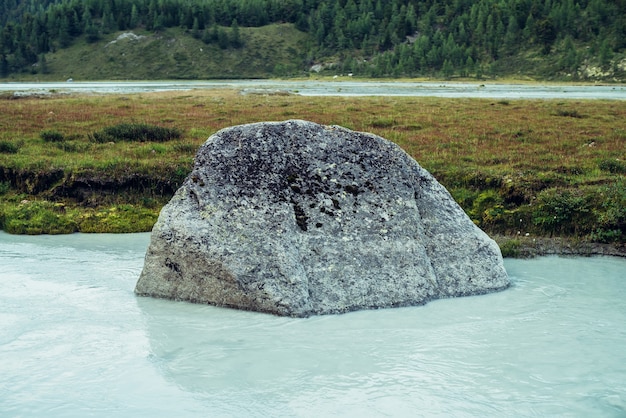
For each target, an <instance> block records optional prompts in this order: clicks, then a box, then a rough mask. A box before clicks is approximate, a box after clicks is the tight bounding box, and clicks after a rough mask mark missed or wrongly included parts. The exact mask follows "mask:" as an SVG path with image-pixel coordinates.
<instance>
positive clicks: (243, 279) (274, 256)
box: [135, 120, 509, 317]
mask: <svg viewBox="0 0 626 418" xmlns="http://www.w3.org/2000/svg"><path fill="white" fill-rule="evenodd" d="M508 285H509V280H508V276H507V274H506V271H505V269H504V266H503V263H502V257H501V254H500V250H499V248H498V246H497V245H496V244H495V242H494V241H493V240H491V239H490V238H489V237H488V236H487V235H486V234H485V233H484V232H482V231H481V230H480V229H479V228H478V227H477V226H476V225H474V224H473V223H472V221H471V220H470V219H469V218H468V217H467V215H466V214H465V213H464V212H463V210H462V209H461V208H460V207H459V206H458V205H457V204H456V202H455V201H454V200H453V199H452V197H451V196H450V195H449V193H448V192H447V191H446V190H445V188H444V187H443V186H441V185H440V184H439V183H438V182H437V181H436V180H435V179H434V178H433V177H432V176H431V175H430V174H429V173H428V172H427V171H426V170H424V169H423V168H422V167H421V166H420V165H419V164H418V163H417V162H416V161H415V160H413V159H412V158H411V157H410V156H409V155H408V154H406V153H405V152H404V151H402V150H401V149H400V148H399V147H398V146H397V145H395V144H393V143H391V142H389V141H387V140H385V139H383V138H381V137H378V136H376V135H373V134H369V133H362V132H354V131H351V130H348V129H345V128H341V127H337V126H323V125H319V124H316V123H313V122H307V121H301V120H289V121H285V122H263V123H255V124H248V125H241V126H235V127H231V128H227V129H224V130H222V131H220V132H217V133H216V134H214V135H213V136H211V137H210V138H209V139H208V140H207V141H206V143H205V144H204V145H203V146H202V147H201V148H200V150H199V151H198V153H197V155H196V159H195V164H194V168H193V171H192V172H191V173H190V175H189V176H188V177H187V179H186V180H185V182H184V184H183V185H182V186H181V188H180V189H179V190H178V191H177V192H176V194H175V195H174V197H173V198H172V200H171V201H170V202H169V203H168V204H167V205H166V206H165V207H164V208H163V210H162V211H161V214H160V216H159V220H158V221H157V223H156V224H155V226H154V229H153V231H152V238H151V242H150V246H149V248H148V251H147V253H146V259H145V265H144V268H143V271H142V273H141V276H140V278H139V281H138V282H137V286H136V289H135V291H136V293H137V294H139V295H144V296H154V297H160V298H169V299H175V300H186V301H191V302H200V303H209V304H212V305H216V306H226V307H233V308H239V309H246V310H255V311H261V312H269V313H273V314H277V315H288V316H296V317H304V316H309V315H312V314H331V313H342V312H348V311H353V310H357V309H372V308H386V307H395V306H409V305H418V304H423V303H426V302H427V301H429V300H431V299H436V298H441V297H453V296H465V295H475V294H481V293H487V292H491V291H497V290H501V289H504V288H506V287H507V286H508Z"/></svg>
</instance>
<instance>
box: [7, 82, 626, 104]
mask: <svg viewBox="0 0 626 418" xmlns="http://www.w3.org/2000/svg"><path fill="white" fill-rule="evenodd" d="M193 89H199V90H211V89H237V90H241V91H242V92H244V93H245V92H254V93H273V92H277V91H281V92H288V93H292V94H299V95H303V96H414V97H419V96H435V97H447V98H462V97H463V98H484V99H576V100H578V99H605V100H626V85H623V84H607V85H582V84H575V85H565V84H540V83H533V84H503V83H487V82H475V83H455V82H448V83H446V82H399V81H369V82H366V81H356V80H353V79H350V78H348V77H343V78H340V79H337V80H333V81H320V80H197V81H176V80H169V81H108V82H106V81H104V82H102V81H99V82H71V83H68V82H46V83H0V91H10V92H14V94H16V95H27V94H32V93H38V94H49V93H51V92H55V93H118V94H130V93H144V92H159V91H168V90H193Z"/></svg>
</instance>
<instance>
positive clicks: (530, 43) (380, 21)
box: [0, 0, 626, 81]
mask: <svg viewBox="0 0 626 418" xmlns="http://www.w3.org/2000/svg"><path fill="white" fill-rule="evenodd" d="M278 24H281V25H282V27H289V28H290V29H291V30H297V31H298V33H299V34H300V35H299V36H298V38H299V41H298V44H297V48H296V47H295V46H293V45H291V46H288V47H286V48H285V53H284V54H283V53H281V54H278V55H277V54H275V53H272V47H273V44H274V43H277V42H278V40H277V39H276V38H272V37H267V36H266V37H265V38H259V37H258V36H257V35H258V31H255V30H254V28H263V27H267V26H274V25H278ZM0 28H1V36H0V77H2V78H7V77H13V78H15V77H18V78H19V77H22V78H23V77H28V76H33V75H39V76H45V75H46V73H51V74H49V77H54V76H58V77H61V76H62V74H57V71H58V68H60V67H61V66H60V65H58V66H57V67H53V66H52V67H51V66H49V65H48V63H49V62H51V61H55V62H57V64H58V61H59V59H65V60H75V59H76V54H74V55H72V54H71V53H69V52H68V51H72V49H73V48H75V49H76V48H79V46H81V45H82V46H83V49H81V51H84V45H91V46H92V49H94V48H95V49H98V48H103V47H104V45H107V44H109V43H110V42H111V41H112V40H115V39H117V37H118V36H119V35H120V34H122V33H129V32H133V33H135V32H139V33H144V34H150V35H153V36H156V37H155V38H153V39H160V38H158V36H157V35H158V34H161V33H164V32H167V31H173V30H174V31H175V32H174V33H175V34H176V36H179V37H184V38H186V39H187V41H188V42H195V44H193V45H195V46H194V47H193V48H196V46H198V45H200V47H199V49H196V51H203V52H205V54H209V52H208V51H213V53H212V54H211V55H215V53H216V51H224V52H229V51H230V53H231V55H232V56H239V57H240V61H245V60H248V58H247V57H249V56H253V55H254V56H256V59H255V60H254V62H252V63H251V64H249V65H247V67H245V69H246V71H245V72H244V73H242V71H239V70H237V69H236V68H230V69H228V68H225V66H223V65H222V66H220V63H217V65H218V67H219V68H220V69H221V70H222V73H219V72H218V73H210V74H209V75H210V76H212V77H220V76H221V77H229V78H233V77H244V76H245V77H250V76H255V75H257V76H269V75H280V76H299V75H303V74H306V73H307V72H309V71H311V69H312V68H313V69H314V70H315V71H322V72H323V71H328V72H332V73H352V74H354V75H362V76H369V77H402V76H406V77H421V76H434V77H444V78H451V77H459V76H461V77H479V78H480V77H496V76H530V77H536V78H544V79H546V78H549V79H560V80H584V79H593V80H615V81H624V80H626V0H478V1H475V0H425V1H413V0H391V1H382V0H62V1H58V0H0ZM265 33H270V32H267V31H266V32H265ZM277 33H281V32H280V31H277ZM255 36H256V38H255V40H254V42H252V41H251V39H252V38H254V37H255ZM290 37H291V36H290ZM162 39H164V41H163V42H165V39H166V37H163V38H162ZM261 39H262V42H265V43H266V44H267V45H265V47H266V49H267V51H266V52H267V53H264V52H263V50H264V48H262V47H260V46H259V45H260V44H259V42H261ZM186 45H191V44H186ZM202 45H206V48H207V49H206V51H205V49H204V48H203V47H201V46H202ZM64 51H65V54H62V52H64ZM125 53H128V54H131V55H130V58H131V59H132V54H133V51H130V50H129V51H126V52H125ZM135 53H137V54H138V53H139V51H136V52H135ZM81 54H83V56H82V58H81V59H83V60H88V59H92V58H91V57H89V56H87V55H85V53H84V52H81ZM180 54H182V55H179V56H178V58H176V57H173V58H172V60H173V61H177V60H179V59H181V60H188V61H189V62H188V63H186V64H185V65H187V66H192V67H193V66H194V65H204V66H206V65H207V64H206V62H207V60H210V59H211V57H210V56H208V57H205V58H206V59H204V60H197V63H196V64H194V62H195V61H196V60H193V59H191V58H194V56H193V54H191V55H190V54H187V55H185V54H186V53H183V52H180ZM255 54H256V55H255ZM127 59H128V57H127ZM142 59H144V61H145V59H146V58H145V57H143V58H142ZM155 59H156V58H155ZM216 59H217V58H216ZM276 59H278V60H282V61H281V62H279V63H268V62H263V61H264V60H265V61H268V60H276ZM106 65H107V63H106V62H102V63H98V67H99V68H102V66H104V67H106ZM142 66H143V67H145V66H146V65H142ZM256 66H260V67H262V68H259V69H258V71H256ZM55 68H56V69H55ZM242 68H244V67H242ZM164 71H165V70H159V69H158V66H154V69H153V71H152V72H151V73H147V74H146V73H145V72H144V73H141V75H133V74H134V73H133V71H132V69H128V68H127V69H126V72H125V76H126V77H129V78H133V77H139V76H141V77H142V78H168V77H167V74H166V73H165V72H164ZM106 75H107V72H106V71H104V72H102V73H100V76H97V75H94V74H92V75H89V74H87V75H84V77H85V78H101V77H102V76H106ZM205 76H207V73H206V72H203V71H200V70H198V69H188V70H187V71H184V72H178V73H176V72H174V73H171V74H170V75H169V77H183V78H194V77H205Z"/></svg>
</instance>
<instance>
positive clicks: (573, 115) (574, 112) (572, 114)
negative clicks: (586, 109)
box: [556, 109, 584, 119]
mask: <svg viewBox="0 0 626 418" xmlns="http://www.w3.org/2000/svg"><path fill="white" fill-rule="evenodd" d="M556 115H557V116H564V117H568V118H576V119H582V118H584V116H583V115H581V114H580V113H578V111H577V110H566V109H559V110H557V111H556Z"/></svg>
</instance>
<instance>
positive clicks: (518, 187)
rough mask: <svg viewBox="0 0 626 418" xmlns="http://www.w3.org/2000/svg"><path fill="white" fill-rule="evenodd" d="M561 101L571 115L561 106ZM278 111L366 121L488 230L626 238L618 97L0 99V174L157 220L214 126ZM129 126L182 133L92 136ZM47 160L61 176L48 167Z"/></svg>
mask: <svg viewBox="0 0 626 418" xmlns="http://www.w3.org/2000/svg"><path fill="white" fill-rule="evenodd" d="M564 109H566V110H567V109H570V110H571V109H573V110H575V113H573V114H567V115H566V114H564V112H565V110H564ZM570 110H567V111H568V112H569V111H570ZM576 115H578V116H576ZM580 115H584V117H580ZM287 118H297V119H306V120H311V121H315V122H318V123H323V124H332V125H341V126H345V127H347V128H350V129H354V130H359V131H368V132H373V133H375V134H378V135H380V136H382V137H384V138H387V139H389V140H391V141H394V142H396V143H397V144H398V145H400V146H401V147H402V148H403V149H404V150H405V151H406V152H407V153H409V154H410V155H411V156H412V157H414V158H415V159H416V160H417V161H418V162H419V163H420V164H421V165H422V166H424V168H426V169H427V170H429V171H431V172H432V173H433V174H434V175H435V177H437V178H438V180H439V181H441V182H442V183H443V184H444V185H445V186H446V187H447V188H448V189H449V190H450V191H451V192H452V194H453V196H455V198H457V200H458V201H459V202H460V204H461V205H462V206H463V207H464V209H465V210H466V212H467V213H468V214H469V215H470V217H471V218H472V219H473V220H474V221H475V222H476V223H477V224H478V225H479V226H481V227H482V228H484V229H486V230H487V231H488V232H494V233H496V232H497V233H507V234H517V233H520V234H522V235H523V234H526V233H531V234H539V235H550V234H553V235H575V236H580V237H588V238H590V239H591V238H593V239H596V240H600V241H617V242H623V241H624V239H625V237H626V209H624V208H625V207H626V204H624V205H623V206H622V204H621V202H622V200H623V199H624V195H625V194H626V191H625V190H626V187H621V186H619V185H622V186H623V185H624V184H625V181H624V175H625V173H624V171H625V170H626V169H625V168H624V167H626V163H625V161H626V131H625V130H624V128H623V120H626V103H625V102H623V101H599V100H594V101H584V100H581V101H575V100H572V101H565V102H563V101H562V100H561V101H551V100H541V101H539V100H511V101H493V100H484V99H441V98H414V97H413V98H399V97H356V98H355V97H350V98H340V97H331V98H328V97H301V96H271V95H267V96H264V95H241V94H239V93H238V92H237V91H234V90H224V91H215V90H211V91H202V90H195V91H191V92H189V91H188V92H166V93H151V94H134V95H123V96H122V95H119V96H118V95H104V96H58V97H54V96H53V97H49V98H46V99H45V100H43V99H38V98H25V99H21V100H4V101H0V132H2V133H1V134H0V144H2V143H10V144H16V143H19V144H20V145H21V146H20V147H19V148H18V149H17V150H13V151H11V152H0V173H4V174H0V176H4V177H2V178H0V182H4V183H8V184H10V185H11V188H10V190H9V191H8V192H6V193H5V196H20V197H24V196H25V197H27V198H32V197H36V198H38V199H44V200H45V199H48V200H50V201H52V202H59V201H61V202H63V203H64V204H65V207H66V208H70V209H71V208H75V207H76V208H83V209H81V210H82V211H83V212H86V211H87V210H96V211H98V210H100V211H110V208H112V207H116V206H115V205H118V206H119V205H124V204H132V205H134V207H135V208H138V209H137V211H136V212H132V211H126V212H125V211H119V212H116V215H117V214H120V215H119V216H120V217H121V218H124V217H130V216H131V215H130V213H131V212H132V213H134V214H135V215H133V216H137V215H136V213H143V215H142V216H147V215H146V214H148V213H151V214H152V217H150V216H148V218H149V219H154V218H155V216H156V213H158V209H159V208H160V205H161V204H163V203H164V202H165V201H167V199H168V198H169V197H170V196H171V193H172V192H173V190H175V188H176V187H177V186H178V185H179V184H180V182H182V180H183V179H184V177H185V176H186V174H187V173H188V172H189V170H190V169H191V164H192V160H193V157H194V155H195V152H196V150H197V149H198V147H199V146H200V145H201V144H202V143H203V142H204V141H205V140H206V139H207V137H208V136H209V135H211V134H212V133H214V132H216V131H217V130H219V129H222V128H225V127H228V126H232V125H238V124H242V123H250V122H258V121H268V120H284V119H287ZM124 124H135V125H149V126H159V127H162V128H164V129H169V130H172V131H177V132H180V136H179V137H176V138H171V139H170V140H168V141H166V142H156V141H151V140H150V139H147V138H146V139H145V140H144V141H143V142H128V141H119V142H116V141H108V142H102V143H99V142H93V141H90V139H89V138H90V136H93V134H94V132H103V131H105V130H107V129H110V127H112V126H120V125H124ZM42 132H58V133H61V134H62V136H63V138H64V140H62V141H59V142H50V141H46V140H45V139H42V136H41V133H42ZM70 138H71V141H70V140H69V139H70ZM54 170H60V172H61V173H62V175H61V176H60V177H59V176H47V174H46V173H50V172H52V171H54ZM46 176H47V177H46ZM81 178H86V179H87V180H89V184H90V185H91V186H90V187H92V195H90V196H88V197H85V196H83V197H81V196H78V194H77V193H78V192H76V191H75V190H71V193H70V191H67V193H66V195H67V196H64V195H63V193H61V192H60V191H59V190H61V189H62V188H63V185H68V184H75V183H77V182H79V180H80V179H81ZM45 179H48V180H45ZM46 181H47V182H48V183H49V184H48V183H46ZM72 182H74V183H72ZM68 187H69V186H68ZM34 190H36V192H34ZM61 191H62V190H61ZM81 199H82V200H81ZM620 199H622V200H620ZM146 201H150V202H153V204H152V207H147V206H146V205H145V204H144V203H142V202H146ZM155 201H156V202H159V203H158V204H156V205H154V202H155ZM16 202H19V200H16ZM144 209H145V210H146V212H145V213H144V212H141V210H144ZM68 210H69V209H68ZM555 216H556V218H555ZM550 217H552V218H550ZM99 219H101V221H100V222H101V224H102V226H101V227H100V230H116V231H121V230H123V227H119V228H117V229H116V228H109V227H108V226H107V225H108V224H110V222H111V221H110V219H113V218H111V217H109V216H103V217H101V218H99ZM107 219H109V220H108V221H107ZM550 219H552V220H550ZM555 219H556V221H555ZM5 220H6V216H5ZM76 225H78V230H89V231H93V232H96V231H98V230H99V227H98V225H99V224H98V222H92V223H91V224H90V226H89V227H88V228H87V227H86V226H85V227H84V228H83V229H81V225H86V224H84V223H83V224H81V223H80V222H76ZM141 225H143V227H144V228H145V229H146V230H147V229H149V227H148V226H147V224H141Z"/></svg>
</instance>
